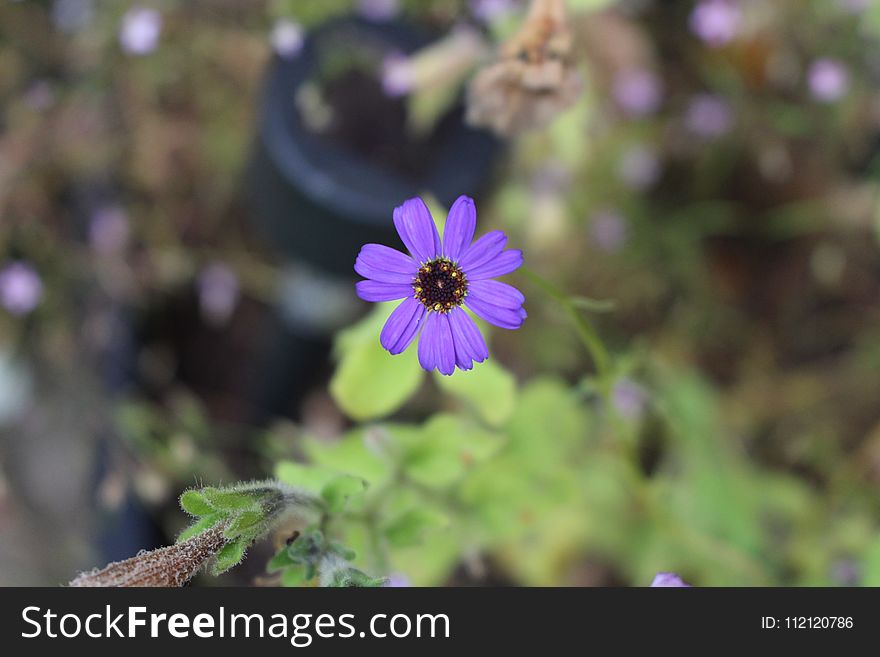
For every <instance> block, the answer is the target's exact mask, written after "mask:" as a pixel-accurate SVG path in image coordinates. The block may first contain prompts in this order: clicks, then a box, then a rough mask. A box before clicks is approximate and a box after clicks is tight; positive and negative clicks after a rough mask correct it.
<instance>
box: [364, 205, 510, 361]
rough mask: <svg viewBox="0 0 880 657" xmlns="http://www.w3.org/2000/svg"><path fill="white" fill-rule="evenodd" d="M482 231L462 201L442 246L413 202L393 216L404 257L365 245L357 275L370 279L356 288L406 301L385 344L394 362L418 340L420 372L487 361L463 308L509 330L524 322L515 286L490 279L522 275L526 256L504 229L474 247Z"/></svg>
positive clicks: (426, 214) (386, 330)
mask: <svg viewBox="0 0 880 657" xmlns="http://www.w3.org/2000/svg"><path fill="white" fill-rule="evenodd" d="M476 225H477V211H476V207H475V205H474V201H473V199H471V198H469V197H467V196H460V197H458V199H457V200H456V201H455V203H453V205H452V208H451V209H450V210H449V215H448V217H447V219H446V228H445V229H444V231H443V239H442V240H441V239H440V234H439V233H438V232H437V227H436V225H435V224H434V219H433V218H432V217H431V213H430V211H429V210H428V207H427V206H426V205H425V203H424V201H422V200H421V199H420V198H413V199H409V200H407V201H405V202H404V203H403V205H401V206H400V207H398V208H396V209H395V210H394V226H395V228H396V229H397V232H398V234H399V235H400V238H401V239H402V240H403V243H404V244H405V245H406V248H407V249H408V250H409V253H410V255H406V254H404V253H401V252H400V251H397V250H396V249H392V248H390V247H387V246H383V245H381V244H366V245H364V246H363V248H361V251H360V253H359V254H358V257H357V261H356V262H355V266H354V269H355V271H356V272H357V273H358V274H360V275H361V276H363V277H364V278H366V279H367V280H365V281H360V282H359V283H357V285H356V289H357V293H358V296H359V297H360V298H361V299H364V300H366V301H374V302H378V301H397V300H400V299H403V301H402V302H401V303H400V304H399V305H398V306H397V308H396V309H395V310H394V311H393V312H392V313H391V316H390V317H389V318H388V321H387V322H385V326H384V327H383V328H382V332H381V334H380V336H379V342H380V343H381V345H382V346H383V347H384V348H385V349H387V350H388V351H389V352H390V353H391V354H392V355H396V354H399V353H402V352H403V351H404V350H405V349H406V348H407V347H409V345H410V344H411V343H412V341H413V340H414V339H415V337H416V336H417V335H418V336H419V345H418V355H419V363H420V364H421V366H422V368H423V369H425V370H428V371H431V370H433V369H437V370H439V371H440V373H441V374H445V375H450V374H452V373H453V372H454V371H455V368H456V366H457V367H458V368H459V369H461V370H469V369H471V368H473V366H474V365H473V364H474V362H477V363H482V362H483V361H484V360H486V359H487V358H488V357H489V350H488V348H487V347H486V342H485V341H484V340H483V336H482V335H481V334H480V330H479V329H478V328H477V325H476V324H475V323H474V321H473V320H472V319H471V318H470V316H469V315H468V314H467V313H466V312H465V310H464V307H463V306H466V307H467V308H468V310H470V311H471V312H473V313H474V314H475V315H477V316H478V317H480V318H481V319H483V320H485V321H487V322H489V323H490V324H494V325H495V326H499V327H501V328H505V329H518V328H519V327H520V326H522V323H523V321H524V320H525V318H526V311H525V309H523V303H524V302H525V297H524V296H523V295H522V294H521V293H520V291H519V290H517V289H516V288H515V287H512V286H510V285H508V284H507V283H502V282H500V281H495V280H491V279H492V278H494V277H496V276H504V275H505V274H510V273H511V272H513V271H516V270H517V269H518V268H519V267H520V265H522V262H523V255H522V251H519V250H516V249H507V250H505V249H504V247H505V245H506V244H507V236H506V235H505V234H504V233H503V232H502V231H500V230H495V231H492V232H490V233H487V234H486V235H483V236H482V237H481V238H480V239H478V240H477V241H475V242H473V243H471V241H472V240H473V238H474V231H475V229H476Z"/></svg>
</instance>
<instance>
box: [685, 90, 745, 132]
mask: <svg viewBox="0 0 880 657" xmlns="http://www.w3.org/2000/svg"><path fill="white" fill-rule="evenodd" d="M684 124H685V127H687V129H688V131H689V132H691V133H692V134H694V135H697V136H698V137H704V138H706V139H713V138H715V137H720V136H722V135H724V134H726V133H728V132H730V129H731V128H732V127H733V109H732V108H731V107H730V103H728V102H727V101H726V100H725V99H724V98H722V97H721V96H717V95H715V94H709V93H702V94H697V95H696V96H694V97H693V98H691V101H690V102H689V103H688V106H687V110H685V114H684Z"/></svg>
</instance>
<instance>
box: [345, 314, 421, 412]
mask: <svg viewBox="0 0 880 657" xmlns="http://www.w3.org/2000/svg"><path fill="white" fill-rule="evenodd" d="M394 306H395V304H382V305H381V306H379V307H378V308H377V309H376V310H375V311H374V312H372V313H371V314H370V315H368V316H367V317H366V318H365V319H363V320H362V321H361V322H359V323H358V324H356V325H355V326H353V327H352V328H350V329H348V330H346V331H344V332H343V333H342V334H340V336H339V338H338V339H337V342H336V352H337V354H338V357H339V364H338V366H337V368H336V371H335V372H334V373H333V377H332V378H331V380H330V394H331V395H332V396H333V399H334V401H335V402H336V403H337V404H338V405H339V407H340V408H341V409H342V410H343V411H344V412H345V414H346V415H348V416H349V417H351V418H353V419H355V420H358V421H364V420H371V419H376V418H380V417H385V416H387V415H389V414H391V413H393V412H394V411H396V410H397V409H398V408H400V407H401V406H403V404H404V403H406V401H407V400H408V399H409V398H410V397H411V396H412V395H413V394H414V393H415V392H416V390H418V388H419V386H420V385H421V382H422V379H423V377H424V374H425V373H424V370H422V368H421V367H420V366H419V363H418V359H417V357H416V353H415V350H414V349H408V350H407V351H405V352H404V353H402V354H399V355H397V356H392V355H391V354H389V353H388V352H387V351H385V350H384V349H383V348H382V345H380V344H379V333H380V331H381V330H382V325H383V324H384V323H385V320H386V319H387V318H388V316H389V315H390V314H391V311H392V310H393V308H394Z"/></svg>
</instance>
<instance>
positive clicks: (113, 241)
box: [89, 206, 130, 255]
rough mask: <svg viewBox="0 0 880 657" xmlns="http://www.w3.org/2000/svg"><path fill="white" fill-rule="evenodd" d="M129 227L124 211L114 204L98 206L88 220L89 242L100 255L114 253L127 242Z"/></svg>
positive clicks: (121, 248) (119, 250)
mask: <svg viewBox="0 0 880 657" xmlns="http://www.w3.org/2000/svg"><path fill="white" fill-rule="evenodd" d="M129 235H130V229H129V225H128V217H127V216H126V215H125V212H124V211H123V210H122V209H121V208H118V207H116V206H107V207H103V208H100V209H99V210H98V211H97V212H95V214H94V215H92V219H91V221H90V222H89V243H90V244H91V246H92V248H93V249H94V250H95V252H96V253H99V254H100V255H114V254H117V253H120V252H121V251H123V250H124V249H125V247H126V245H127V244H128V238H129Z"/></svg>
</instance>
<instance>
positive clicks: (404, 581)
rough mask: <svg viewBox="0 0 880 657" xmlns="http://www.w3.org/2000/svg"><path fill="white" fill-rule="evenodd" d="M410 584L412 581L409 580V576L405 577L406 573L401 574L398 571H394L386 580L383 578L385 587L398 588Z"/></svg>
mask: <svg viewBox="0 0 880 657" xmlns="http://www.w3.org/2000/svg"><path fill="white" fill-rule="evenodd" d="M410 586H412V582H410V581H409V577H407V576H406V575H401V574H400V573H394V574H393V575H391V576H390V577H389V578H388V579H387V580H385V587H386V588H391V589H399V588H406V587H410Z"/></svg>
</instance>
